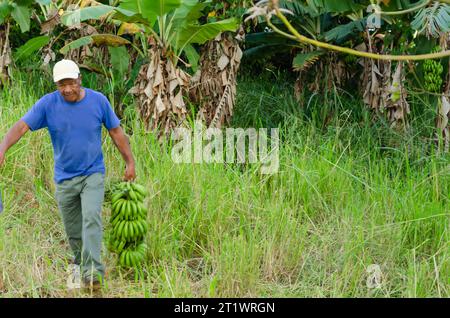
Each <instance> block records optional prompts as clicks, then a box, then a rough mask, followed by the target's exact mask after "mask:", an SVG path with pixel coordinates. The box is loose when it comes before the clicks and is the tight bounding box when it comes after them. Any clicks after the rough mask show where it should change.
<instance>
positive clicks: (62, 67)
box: [0, 60, 136, 287]
mask: <svg viewBox="0 0 450 318" xmlns="http://www.w3.org/2000/svg"><path fill="white" fill-rule="evenodd" d="M53 80H54V82H55V83H56V86H57V88H58V89H57V90H56V91H54V92H53V93H50V94H47V95H45V96H44V97H42V98H41V99H39V100H38V101H37V102H36V104H34V106H33V107H32V108H31V109H30V110H29V111H28V112H27V113H26V114H25V116H23V117H22V118H21V119H20V120H19V121H18V122H17V123H15V124H14V126H13V127H12V128H11V129H10V130H9V131H8V133H7V134H6V136H5V137H4V139H3V141H2V143H1V144H0V166H1V165H2V164H3V162H4V157H5V154H6V152H7V151H8V149H9V148H10V147H11V146H13V145H14V144H15V143H16V142H17V141H19V139H20V138H21V137H22V136H23V135H24V134H25V133H26V132H27V131H28V130H32V131H36V130H38V129H41V128H47V129H48V131H49V133H50V137H51V140H52V144H53V151H54V159H55V176H54V180H55V183H56V194H55V196H56V201H57V203H58V208H59V211H60V213H61V216H62V219H63V223H64V228H65V231H66V234H67V237H68V240H69V245H70V247H71V249H72V251H73V253H74V255H75V259H74V263H75V264H76V265H79V266H80V267H81V268H80V267H77V266H73V267H72V268H73V269H74V270H77V271H78V272H80V269H81V274H82V278H83V283H84V284H85V285H86V286H90V287H99V286H100V283H101V281H102V279H103V278H104V274H105V268H104V265H103V264H102V262H101V260H100V253H101V246H102V220H101V208H102V204H103V197H104V173H105V167H104V162H103V154H102V149H101V144H102V142H101V131H102V125H103V126H105V127H106V129H108V131H109V135H110V136H111V138H112V140H113V141H114V144H115V145H116V147H117V148H118V149H119V151H120V153H121V154H122V157H123V159H124V160H125V163H126V170H125V175H124V179H125V180H126V181H132V180H134V179H135V178H136V173H135V163H134V159H133V155H132V153H131V149H130V145H129V142H128V139H127V137H126V136H125V134H124V132H123V130H122V128H121V127H120V120H119V119H118V118H117V116H116V114H115V113H114V111H113V109H112V108H111V105H110V103H109V102H108V99H107V98H106V97H105V96H104V95H103V94H101V93H99V92H96V91H94V90H91V89H88V88H84V87H82V86H81V74H80V70H79V68H78V66H77V65H76V64H75V63H74V62H73V61H70V60H61V61H59V62H58V63H56V64H55V66H54V68H53Z"/></svg>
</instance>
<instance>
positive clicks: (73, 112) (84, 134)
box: [22, 87, 120, 183]
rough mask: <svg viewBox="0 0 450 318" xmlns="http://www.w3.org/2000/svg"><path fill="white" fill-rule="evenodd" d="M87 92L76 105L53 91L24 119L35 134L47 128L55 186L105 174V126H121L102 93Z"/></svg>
mask: <svg viewBox="0 0 450 318" xmlns="http://www.w3.org/2000/svg"><path fill="white" fill-rule="evenodd" d="M83 88H84V87H83ZM84 91H85V93H86V94H85V96H84V98H83V99H82V100H81V101H79V102H75V103H69V102H66V101H65V100H64V98H63V97H62V95H61V94H60V93H59V91H54V92H53V93H50V94H47V95H45V96H44V97H42V98H41V99H39V100H38V101H37V102H36V104H34V105H33V107H32V108H31V109H30V110H29V111H28V112H27V113H26V114H25V116H23V117H22V120H23V121H24V122H25V123H26V124H27V125H28V126H29V127H30V129H31V130H32V131H35V130H38V129H41V128H45V127H47V128H48V131H49V133H50V137H51V140H52V144H53V152H54V158H55V178H54V179H55V182H56V183H61V182H63V181H64V180H67V179H72V178H73V177H76V176H83V175H90V174H93V173H96V172H100V173H103V174H104V173H105V165H104V163H103V153H102V140H101V137H102V134H101V133H102V125H104V126H105V127H106V129H108V130H110V129H112V128H116V127H118V126H119V125H120V120H119V118H117V116H116V114H115V113H114V110H113V109H112V107H111V104H110V103H109V101H108V99H107V98H106V97H105V96H104V95H103V94H102V93H99V92H96V91H94V90H92V89H88V88H84Z"/></svg>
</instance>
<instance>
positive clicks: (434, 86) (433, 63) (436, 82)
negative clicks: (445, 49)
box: [423, 47, 444, 93]
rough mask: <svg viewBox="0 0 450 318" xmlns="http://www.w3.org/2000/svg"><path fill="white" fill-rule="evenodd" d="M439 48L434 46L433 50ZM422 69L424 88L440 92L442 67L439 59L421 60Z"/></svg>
mask: <svg viewBox="0 0 450 318" xmlns="http://www.w3.org/2000/svg"><path fill="white" fill-rule="evenodd" d="M439 50H440V47H436V48H434V50H433V52H435V51H436V52H437V51H439ZM423 71H424V78H425V85H424V86H425V89H426V90H428V91H430V92H433V93H440V92H441V88H442V72H443V71H444V67H443V66H442V64H441V63H440V61H439V60H425V61H424V62H423Z"/></svg>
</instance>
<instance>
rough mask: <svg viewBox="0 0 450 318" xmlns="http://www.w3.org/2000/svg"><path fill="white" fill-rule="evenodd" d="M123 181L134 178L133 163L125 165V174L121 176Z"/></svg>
mask: <svg viewBox="0 0 450 318" xmlns="http://www.w3.org/2000/svg"><path fill="white" fill-rule="evenodd" d="M123 178H124V180H125V181H134V179H136V171H135V169H134V164H130V165H127V167H126V169H125V175H124V176H123Z"/></svg>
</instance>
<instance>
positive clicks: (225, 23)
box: [175, 18, 239, 49]
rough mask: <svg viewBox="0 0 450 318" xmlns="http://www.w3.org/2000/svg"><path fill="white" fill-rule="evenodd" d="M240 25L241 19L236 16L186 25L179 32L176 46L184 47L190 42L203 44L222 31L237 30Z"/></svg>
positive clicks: (178, 47)
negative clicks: (201, 23)
mask: <svg viewBox="0 0 450 318" xmlns="http://www.w3.org/2000/svg"><path fill="white" fill-rule="evenodd" d="M238 27H239V20H238V19H236V18H230V19H226V20H222V21H218V22H212V23H207V24H203V25H192V24H191V25H186V26H185V27H183V28H182V29H181V30H180V31H179V32H178V34H177V39H176V45H175V47H176V48H177V49H183V48H184V47H185V46H186V45H188V44H192V43H197V44H203V43H205V42H206V41H209V40H211V39H214V38H215V37H216V36H217V35H218V34H219V33H220V32H225V31H236V30H237V28H238Z"/></svg>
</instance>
